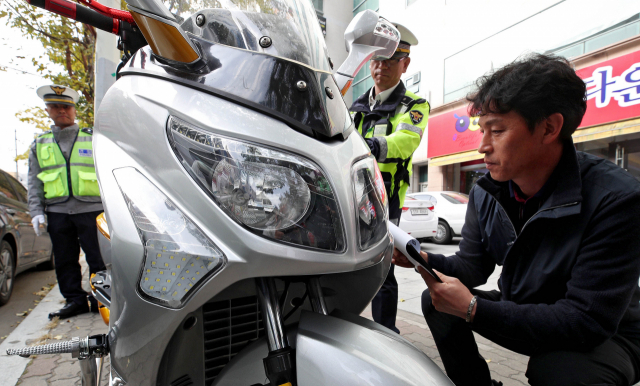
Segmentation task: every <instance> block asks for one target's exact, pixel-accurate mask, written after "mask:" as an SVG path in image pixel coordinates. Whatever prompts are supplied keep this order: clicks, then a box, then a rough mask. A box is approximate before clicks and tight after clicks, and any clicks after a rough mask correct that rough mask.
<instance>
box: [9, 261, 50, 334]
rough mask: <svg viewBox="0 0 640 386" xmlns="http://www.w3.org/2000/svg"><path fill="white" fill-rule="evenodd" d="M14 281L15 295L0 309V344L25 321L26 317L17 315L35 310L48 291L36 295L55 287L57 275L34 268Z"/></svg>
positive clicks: (19, 275)
mask: <svg viewBox="0 0 640 386" xmlns="http://www.w3.org/2000/svg"><path fill="white" fill-rule="evenodd" d="M14 280H15V282H14V284H13V294H12V295H11V299H10V300H9V303H7V304H5V305H4V306H2V307H0V342H2V341H3V340H4V337H6V336H7V335H9V334H10V333H11V331H13V330H14V329H15V328H16V327H17V326H18V324H20V322H22V320H24V316H17V314H22V313H24V312H25V311H27V312H30V311H29V310H30V309H33V308H35V306H36V305H37V304H38V302H40V300H42V298H43V297H44V295H46V292H48V291H44V292H42V293H41V295H35V293H36V292H40V291H42V288H43V287H49V288H50V287H52V286H53V285H55V283H56V274H55V271H53V270H51V271H38V270H37V269H35V268H32V269H30V270H28V271H25V272H22V273H20V274H18V276H16V277H15V279H14ZM25 316H26V315H25Z"/></svg>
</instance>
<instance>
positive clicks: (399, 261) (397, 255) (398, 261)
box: [391, 248, 429, 268]
mask: <svg viewBox="0 0 640 386" xmlns="http://www.w3.org/2000/svg"><path fill="white" fill-rule="evenodd" d="M420 256H422V258H423V259H424V261H426V262H429V255H428V254H427V253H426V252H422V251H420ZM391 263H393V264H395V265H397V266H398V267H402V268H414V266H413V264H412V263H411V262H410V261H409V259H407V256H405V255H404V254H402V252H400V250H399V249H398V248H394V249H393V258H392V259H391Z"/></svg>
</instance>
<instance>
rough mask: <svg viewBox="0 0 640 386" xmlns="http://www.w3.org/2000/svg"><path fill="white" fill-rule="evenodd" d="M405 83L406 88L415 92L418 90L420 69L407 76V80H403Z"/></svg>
mask: <svg viewBox="0 0 640 386" xmlns="http://www.w3.org/2000/svg"><path fill="white" fill-rule="evenodd" d="M405 84H406V86H407V90H409V91H411V92H412V93H414V94H417V93H418V92H419V91H420V71H418V72H417V73H415V74H413V75H411V76H410V77H408V78H407V80H405Z"/></svg>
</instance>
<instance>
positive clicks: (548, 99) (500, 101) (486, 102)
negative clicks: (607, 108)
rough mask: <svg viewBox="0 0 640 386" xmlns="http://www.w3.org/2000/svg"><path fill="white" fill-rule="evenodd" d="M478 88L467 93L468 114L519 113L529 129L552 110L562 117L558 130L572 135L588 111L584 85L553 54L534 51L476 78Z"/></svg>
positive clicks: (563, 61) (565, 134)
mask: <svg viewBox="0 0 640 386" xmlns="http://www.w3.org/2000/svg"><path fill="white" fill-rule="evenodd" d="M476 86H477V87H478V91H477V92H476V93H474V94H472V95H469V96H467V100H468V101H469V102H470V106H469V115H470V116H477V115H485V114H489V113H494V114H505V113H508V112H510V111H515V112H517V113H518V114H520V115H521V116H522V117H523V118H524V119H525V121H526V122H527V125H528V126H529V130H531V132H533V130H534V129H535V126H536V124H538V123H540V122H541V121H542V120H543V119H545V118H546V117H548V116H550V115H551V114H554V113H560V114H562V116H563V117H564V124H563V125H562V130H561V131H560V136H561V138H563V139H567V138H570V137H571V134H573V132H574V131H576V129H577V128H578V126H580V122H582V117H583V116H584V113H585V111H586V110H587V96H586V91H587V87H586V86H585V84H584V81H583V80H582V79H580V77H578V75H576V73H575V71H574V70H573V69H572V68H571V66H570V64H569V62H568V61H567V60H566V59H564V58H560V57H557V56H553V55H542V54H533V55H529V56H526V57H524V58H521V59H518V60H516V61H514V62H513V63H510V64H508V65H506V66H504V67H502V68H501V69H499V70H498V71H496V72H494V73H493V74H490V75H485V76H483V77H480V78H479V79H478V80H477V81H476Z"/></svg>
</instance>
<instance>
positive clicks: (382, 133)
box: [350, 23, 430, 332]
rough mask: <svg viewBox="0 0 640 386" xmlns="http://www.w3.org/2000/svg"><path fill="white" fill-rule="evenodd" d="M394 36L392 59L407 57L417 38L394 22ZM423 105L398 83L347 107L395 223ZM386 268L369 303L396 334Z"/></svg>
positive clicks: (394, 290) (423, 119)
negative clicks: (371, 158)
mask: <svg viewBox="0 0 640 386" xmlns="http://www.w3.org/2000/svg"><path fill="white" fill-rule="evenodd" d="M394 25H395V26H396V28H398V31H399V32H400V36H401V37H400V39H401V41H400V44H399V45H398V49H397V50H396V53H395V54H394V56H393V59H396V58H402V57H405V56H408V54H409V49H410V46H411V45H416V44H417V43H418V40H417V39H416V38H415V36H414V35H413V34H412V33H411V32H410V31H409V30H408V29H407V28H405V27H403V26H402V25H400V24H396V23H394ZM429 110H430V106H429V103H428V102H427V101H426V100H425V99H422V98H420V97H418V96H417V95H415V94H414V93H412V92H410V91H408V90H406V88H405V87H404V83H403V82H402V81H400V82H399V83H398V84H396V85H395V86H394V87H392V88H390V89H388V90H384V91H382V92H380V93H379V95H375V87H372V88H371V89H370V90H369V91H367V92H365V93H364V94H363V95H361V96H360V97H359V98H358V99H356V100H355V101H354V102H353V105H352V106H351V108H350V111H351V112H352V115H353V119H354V122H355V125H356V127H357V129H358V132H359V133H360V135H362V137H363V138H365V140H366V142H367V144H368V145H369V148H370V149H371V153H372V154H373V155H374V156H375V157H376V159H377V161H378V166H379V167H380V172H381V174H382V178H383V180H384V184H385V188H386V190H387V196H388V197H389V220H390V221H392V222H394V223H395V224H396V225H397V224H399V221H400V215H401V214H402V205H403V204H404V198H405V194H406V192H407V189H408V187H409V184H410V181H411V179H410V178H411V174H412V163H411V159H412V157H413V153H414V152H415V150H416V149H417V148H418V146H419V145H420V141H421V139H422V135H423V133H424V130H425V129H426V126H427V120H428V118H429ZM393 271H394V266H393V265H392V266H391V268H390V269H389V273H388V275H387V278H386V280H385V282H384V284H383V285H382V287H381V288H380V291H379V292H378V294H377V295H376V297H375V298H374V299H373V301H372V314H373V319H374V320H375V321H376V322H378V323H380V324H382V325H384V326H385V327H387V328H390V329H392V330H394V331H396V332H399V331H398V329H397V328H396V327H395V320H396V313H397V308H398V284H397V282H396V279H395V276H394V274H393Z"/></svg>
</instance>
